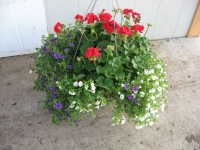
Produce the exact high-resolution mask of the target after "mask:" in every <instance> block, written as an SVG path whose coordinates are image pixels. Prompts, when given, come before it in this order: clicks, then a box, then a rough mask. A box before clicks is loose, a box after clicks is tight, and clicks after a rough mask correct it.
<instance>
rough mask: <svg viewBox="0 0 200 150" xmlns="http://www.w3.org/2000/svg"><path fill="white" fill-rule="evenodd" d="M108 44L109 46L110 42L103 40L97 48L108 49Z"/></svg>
mask: <svg viewBox="0 0 200 150" xmlns="http://www.w3.org/2000/svg"><path fill="white" fill-rule="evenodd" d="M108 44H109V42H108V41H106V40H103V41H101V42H99V43H98V44H97V47H98V48H103V47H106V46H107V45H108Z"/></svg>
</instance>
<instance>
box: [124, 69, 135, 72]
mask: <svg viewBox="0 0 200 150" xmlns="http://www.w3.org/2000/svg"><path fill="white" fill-rule="evenodd" d="M124 70H126V71H128V72H132V73H134V72H133V71H131V70H128V69H124Z"/></svg>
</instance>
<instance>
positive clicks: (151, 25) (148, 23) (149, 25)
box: [143, 23, 152, 37]
mask: <svg viewBox="0 0 200 150" xmlns="http://www.w3.org/2000/svg"><path fill="white" fill-rule="evenodd" d="M147 26H148V27H147V29H146V32H145V34H144V36H143V37H145V36H146V34H147V31H148V30H149V27H150V26H152V25H151V24H150V23H148V24H147Z"/></svg>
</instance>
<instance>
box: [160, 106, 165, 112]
mask: <svg viewBox="0 0 200 150" xmlns="http://www.w3.org/2000/svg"><path fill="white" fill-rule="evenodd" d="M161 111H162V112H163V111H165V104H162V106H161Z"/></svg>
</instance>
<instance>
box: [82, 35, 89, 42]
mask: <svg viewBox="0 0 200 150" xmlns="http://www.w3.org/2000/svg"><path fill="white" fill-rule="evenodd" d="M83 34H84V36H85V38H86V39H87V40H88V41H89V39H88V38H87V36H86V35H85V33H83Z"/></svg>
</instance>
